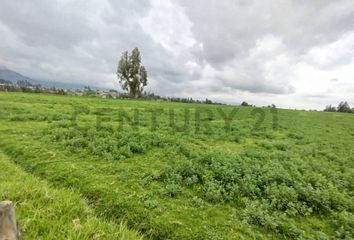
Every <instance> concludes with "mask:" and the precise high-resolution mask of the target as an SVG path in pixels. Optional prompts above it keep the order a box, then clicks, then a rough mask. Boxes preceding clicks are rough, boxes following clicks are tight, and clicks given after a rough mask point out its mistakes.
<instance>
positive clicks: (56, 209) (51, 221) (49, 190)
mask: <svg viewBox="0 0 354 240" xmlns="http://www.w3.org/2000/svg"><path fill="white" fill-rule="evenodd" d="M0 166H1V174H0V183H1V184H0V199H11V200H12V201H13V202H14V203H15V208H16V214H17V218H18V220H19V224H20V227H21V232H22V234H23V235H24V237H25V239H127V240H128V239H141V238H140V237H139V236H138V234H137V233H136V232H134V231H130V230H128V229H127V228H126V226H125V225H124V224H114V223H112V222H109V221H105V220H104V219H100V218H98V217H96V216H95V214H94V212H93V210H92V209H91V208H90V207H89V206H88V204H87V202H86V201H85V200H84V198H83V197H82V196H81V195H80V194H79V193H78V192H76V191H74V190H70V189H63V188H58V189H55V188H53V187H52V186H50V184H48V183H47V182H45V181H43V180H39V179H38V178H36V177H34V176H32V175H31V174H28V173H25V172H24V171H23V170H22V169H21V168H19V167H18V166H16V165H15V164H14V163H12V162H11V161H10V159H9V158H8V157H7V156H6V155H5V154H3V153H1V152H0Z"/></svg>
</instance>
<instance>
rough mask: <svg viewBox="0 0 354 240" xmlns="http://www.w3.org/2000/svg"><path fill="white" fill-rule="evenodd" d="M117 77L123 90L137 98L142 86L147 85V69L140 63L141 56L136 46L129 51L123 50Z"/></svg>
mask: <svg viewBox="0 0 354 240" xmlns="http://www.w3.org/2000/svg"><path fill="white" fill-rule="evenodd" d="M117 77H118V79H119V83H120V85H121V87H122V89H123V90H127V91H129V94H130V95H131V96H132V97H134V98H138V97H140V96H141V94H142V92H143V89H144V87H145V86H146V85H147V71H146V68H145V67H144V66H143V65H141V56H140V52H139V49H138V48H134V49H133V51H132V52H131V53H129V52H128V51H125V52H124V53H123V54H122V56H121V58H120V60H119V63H118V68H117Z"/></svg>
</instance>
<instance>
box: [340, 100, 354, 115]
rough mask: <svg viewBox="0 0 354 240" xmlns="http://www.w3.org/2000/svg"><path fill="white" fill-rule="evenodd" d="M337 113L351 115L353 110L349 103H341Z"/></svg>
mask: <svg viewBox="0 0 354 240" xmlns="http://www.w3.org/2000/svg"><path fill="white" fill-rule="evenodd" d="M337 111H338V112H349V113H350V112H351V111H352V109H351V108H350V106H349V104H348V102H341V103H339V105H338V107H337Z"/></svg>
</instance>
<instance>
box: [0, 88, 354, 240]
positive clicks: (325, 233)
mask: <svg viewBox="0 0 354 240" xmlns="http://www.w3.org/2000/svg"><path fill="white" fill-rule="evenodd" d="M136 109H139V110H138V111H139V114H138V115H139V122H138V123H135V125H134V124H133V126H131V125H132V124H129V121H128V119H126V118H125V119H124V123H123V124H122V123H121V121H120V120H121V117H122V116H123V115H124V114H123V115H122V114H120V113H122V111H124V113H125V114H126V116H128V118H130V119H131V120H132V119H133V120H134V116H135V115H134V114H135V113H136ZM235 110H237V112H234V113H235V116H234V117H233V119H232V121H230V122H229V125H228V127H226V128H225V119H224V118H223V115H225V114H226V115H227V116H230V114H232V112H233V111H235ZM186 111H188V112H187V113H189V118H187V120H188V124H187V125H186V126H187V127H186V128H183V125H184V123H185V114H186ZM75 112H76V113H77V116H76V119H77V121H76V122H74V123H75V124H73V122H72V119H73V116H75V115H73V113H75ZM152 112H158V114H157V115H156V123H155V124H153V122H154V120H152V119H153V118H152ZM171 112H173V120H174V121H172V122H171V117H172V115H171ZM262 114H264V121H262V123H261V124H260V125H256V124H257V121H258V120H259V119H260V117H261V116H262ZM275 117H277V119H278V120H277V121H278V125H277V126H275V125H274V121H275ZM74 118H75V117H74ZM97 121H98V122H97ZM172 123H174V125H173V124H172ZM0 124H1V125H0V133H1V134H0V150H1V151H2V152H4V153H5V154H6V155H7V156H8V157H9V158H10V159H11V161H12V162H13V163H15V164H16V165H18V166H20V167H21V168H22V169H24V170H25V171H26V172H27V174H29V175H34V176H36V177H37V178H40V179H42V180H45V181H47V182H48V184H50V186H51V188H53V191H64V192H66V191H69V192H70V191H73V192H74V193H75V194H76V195H77V196H78V199H77V200H75V199H73V202H76V201H77V202H81V203H82V204H83V206H85V208H89V209H92V212H90V216H91V217H93V218H95V219H96V220H95V221H97V222H96V223H97V224H98V223H100V224H103V225H105V224H107V226H113V227H112V229H113V228H114V226H118V228H117V230H116V231H117V232H116V234H121V233H120V231H121V230H120V228H119V226H123V225H121V222H122V221H123V222H126V223H127V225H128V228H129V229H133V230H135V231H139V232H142V233H144V236H145V238H147V239H148V238H151V239H279V238H284V239H340V238H342V239H352V238H353V237H354V232H353V229H354V215H353V210H354V192H353V191H354V187H353V186H354V147H353V146H354V115H352V114H341V113H323V112H305V111H290V110H278V112H277V114H276V115H275V114H274V113H273V112H272V110H271V109H266V108H265V109H262V110H260V109H255V108H248V107H237V108H235V107H231V106H216V105H198V104H181V103H167V102H149V101H135V100H113V99H98V98H89V97H68V96H53V95H44V94H23V93H0ZM76 124H77V125H76ZM226 125H227V124H226ZM11 166H12V165H11ZM13 168H14V169H18V168H15V167H13ZM8 187H9V188H10V189H11V187H13V188H12V189H16V187H15V184H14V183H13V182H11V181H9V183H8ZM57 189H59V190H57ZM12 191H15V190H9V193H12ZM75 194H74V196H76V195H75ZM10 197H11V196H10ZM23 201H28V199H23ZM33 201H34V203H33V204H38V203H37V202H40V200H36V199H34V200H33ZM85 201H87V204H88V205H89V207H87V205H86V203H85ZM59 202H60V203H63V204H64V203H65V201H59ZM58 204H59V203H58ZM64 205H65V204H64ZM60 206H61V205H59V206H58V207H56V208H58V209H65V206H63V207H62V208H61V207H60ZM21 211H22V210H21ZM28 211H29V213H31V212H32V213H33V211H35V209H33V208H32V209H31V210H28ZM63 211H64V210H63ZM80 212H81V211H80ZM74 215H75V214H74ZM53 216H55V217H60V216H58V214H53ZM63 217H64V219H70V221H68V222H67V223H66V224H68V225H70V224H71V225H72V218H77V217H72V214H71V215H70V212H69V213H66V212H65V214H63ZM20 218H21V216H20ZM42 221H43V222H47V221H48V222H50V221H51V219H43V220H42ZM64 225H65V224H64ZM49 226H50V224H48V230H47V231H49V228H50V227H49ZM105 226H106V225H105ZM71 227H72V226H71ZM100 227H102V229H106V227H103V226H101V225H100ZM53 228H54V229H55V227H53ZM90 228H91V226H90V225H88V226H87V228H86V227H85V228H83V229H86V230H87V231H88V232H89V230H93V229H98V227H96V228H93V227H92V228H93V229H90ZM107 228H108V227H107ZM65 229H68V231H69V229H70V226H68V227H67V228H65ZM110 229H111V228H110ZM102 231H103V230H102ZM107 231H108V230H107ZM112 231H113V230H112ZM35 232H36V231H34V230H33V232H32V231H31V230H28V234H29V236H33V235H30V234H36V233H35ZM88 232H86V233H88ZM108 232H109V231H108ZM43 236H44V235H43ZM75 236H76V235H75ZM86 236H87V235H86ZM72 238H73V239H87V237H84V235H82V237H74V236H73V237H72ZM44 239H52V238H51V237H48V238H44ZM66 239H68V238H66ZM107 239H116V237H108V238H107Z"/></svg>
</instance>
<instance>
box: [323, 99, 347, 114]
mask: <svg viewBox="0 0 354 240" xmlns="http://www.w3.org/2000/svg"><path fill="white" fill-rule="evenodd" d="M323 111H324V112H343V113H354V108H351V107H350V105H349V103H348V102H346V101H343V102H340V103H339V104H338V106H337V107H335V106H333V105H328V106H326V108H325V109H324V110H323Z"/></svg>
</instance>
